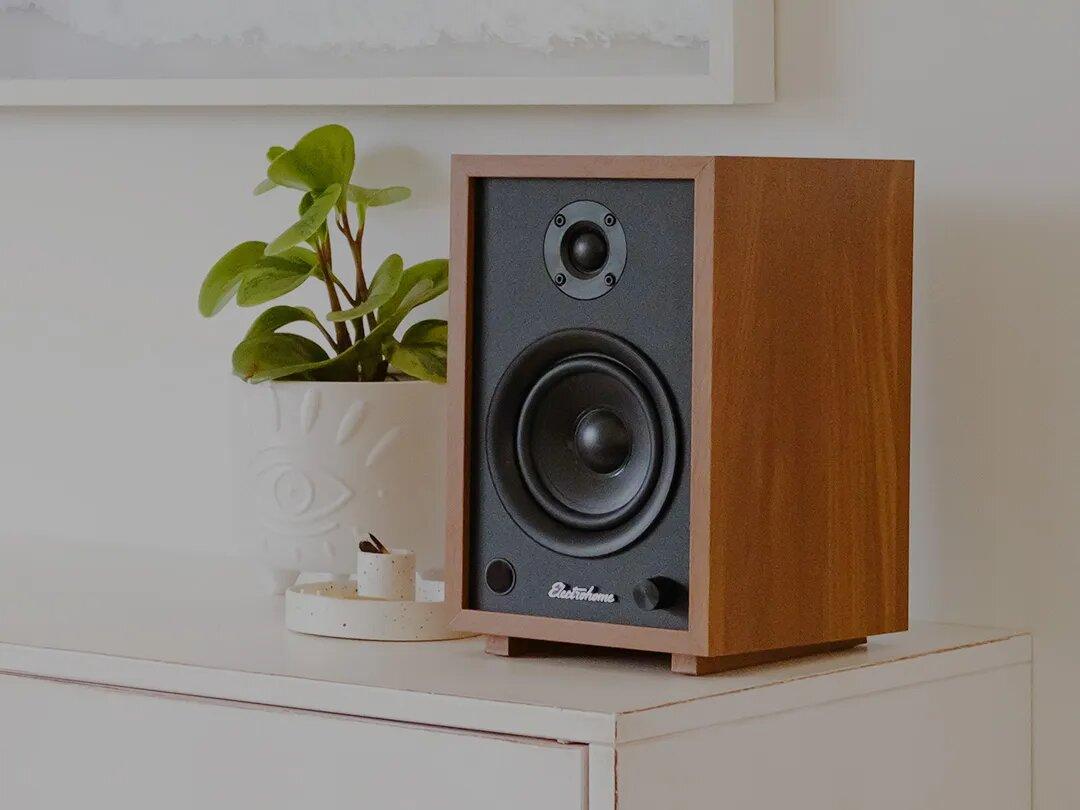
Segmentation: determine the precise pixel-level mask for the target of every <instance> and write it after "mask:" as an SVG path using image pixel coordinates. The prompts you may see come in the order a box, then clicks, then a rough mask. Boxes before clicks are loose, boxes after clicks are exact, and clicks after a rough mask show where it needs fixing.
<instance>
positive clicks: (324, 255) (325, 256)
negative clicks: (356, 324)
mask: <svg viewBox="0 0 1080 810" xmlns="http://www.w3.org/2000/svg"><path fill="white" fill-rule="evenodd" d="M318 255H319V265H320V267H322V271H323V272H322V276H323V281H324V282H326V294H327V296H328V297H329V298H330V310H331V311H332V312H341V299H340V298H338V294H337V288H336V287H335V286H334V281H333V279H334V270H333V266H334V259H333V255H332V254H331V250H330V234H327V235H326V239H324V240H322V241H321V242H319V250H318ZM334 334H335V335H337V340H336V341H335V342H334V348H335V349H337V351H338V354H341V352H343V351H345V350H346V349H347V348H349V347H350V346H351V345H352V341H351V339H350V338H349V330H348V329H347V328H346V327H345V324H344V323H343V322H341V321H339V322H337V323H335V324H334Z"/></svg>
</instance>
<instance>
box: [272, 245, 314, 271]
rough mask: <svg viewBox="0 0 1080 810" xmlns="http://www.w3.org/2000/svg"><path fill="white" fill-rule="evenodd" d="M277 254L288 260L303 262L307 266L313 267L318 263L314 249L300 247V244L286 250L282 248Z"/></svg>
mask: <svg viewBox="0 0 1080 810" xmlns="http://www.w3.org/2000/svg"><path fill="white" fill-rule="evenodd" d="M278 255H279V256H280V257H281V258H283V259H288V260H289V261H293V262H303V263H304V264H306V265H307V266H308V267H315V266H316V265H318V263H319V256H318V254H316V253H315V251H314V250H308V249H307V248H306V247H301V246H300V245H297V246H296V247H291V248H289V249H288V250H283V251H281V253H279V254H278Z"/></svg>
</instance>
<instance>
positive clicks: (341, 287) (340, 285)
mask: <svg viewBox="0 0 1080 810" xmlns="http://www.w3.org/2000/svg"><path fill="white" fill-rule="evenodd" d="M334 284H336V285H337V288H338V289H339V290H341V294H342V295H344V296H345V300H346V301H348V302H349V306H350V307H355V306H356V305H357V304H358V303H359V302H358V301H357V300H356V299H355V298H353V297H352V295H350V294H349V288H348V287H346V286H345V283H344V282H343V281H342V280H341V279H340V278H338V277H337V275H334Z"/></svg>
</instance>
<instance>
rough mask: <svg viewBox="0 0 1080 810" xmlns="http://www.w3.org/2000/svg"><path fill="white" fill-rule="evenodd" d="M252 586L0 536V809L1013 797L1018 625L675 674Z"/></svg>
mask: <svg viewBox="0 0 1080 810" xmlns="http://www.w3.org/2000/svg"><path fill="white" fill-rule="evenodd" d="M252 582H253V578H252V577H251V576H250V575H249V574H248V569H247V567H246V566H245V565H244V564H242V563H241V562H239V561H236V560H230V559H227V558H200V557H191V556H180V555H174V554H164V553H153V552H146V551H123V550H117V549H102V548H101V547H86V546H60V545H49V546H41V545H31V544H24V543H8V544H6V545H4V546H3V547H0V808H3V810H8V808H11V809H12V810H16V809H17V810H31V808H71V807H78V808H81V809H83V810H86V809H87V808H90V809H91V810H93V809H94V808H108V809H109V810H126V809H127V808H138V809H139V810H171V809H172V808H184V810H192V808H249V807H250V808H259V810H276V808H287V809H288V810H306V808H310V807H325V806H331V807H334V806H337V807H340V806H352V807H359V808H369V809H370V810H379V809H380V808H414V807H415V808H431V810H453V809H454V808H468V809H469V810H489V809H490V810H496V808H497V809H498V810H541V808H543V810H556V809H557V810H577V808H586V807H587V808H589V809H590V810H614V809H615V808H618V810H669V809H671V808H691V807H692V808H701V807H710V808H718V809H726V808H731V809H732V810H779V809H780V808H783V809H784V810H787V808H799V810H862V808H866V810H892V809H893V808H911V809H912V810H914V809H915V808H917V809H918V810H934V809H935V808H941V809H942V810H945V809H946V808H948V810H961V809H966V808H979V810H1019V809H1020V808H1028V807H1030V792H1031V785H1030V780H1031V768H1030V755H1031V737H1030V732H1031V712H1030V704H1031V686H1030V685H1031V639H1030V637H1029V636H1028V635H1026V634H1023V633H1015V632H1009V631H999V630H991V629H986V628H975V627H966V626H958V625H934V624H921V625H916V626H915V627H914V628H913V629H912V630H911V631H910V632H908V633H900V634H896V635H892V636H881V637H878V638H874V639H871V641H870V644H869V645H868V646H867V647H866V648H860V649H856V650H853V651H849V652H844V653H837V654H832V655H827V656H819V657H816V658H812V659H805V660H802V661H794V662H788V663H784V664H779V665H770V666H765V667H760V668H756V669H749V670H743V671H739V672H733V673H728V674H721V675H714V676H709V677H702V678H691V677H687V676H681V675H673V674H671V673H670V672H669V671H668V665H669V661H668V659H667V658H665V657H663V656H655V657H654V656H649V655H639V654H634V655H628V654H614V653H604V654H597V653H595V652H593V651H585V652H579V653H572V654H571V653H563V654H558V655H555V654H548V655H546V656H544V657H538V658H522V659H510V660H507V659H501V658H494V657H491V656H486V655H484V654H483V652H482V651H481V646H482V645H481V643H480V640H479V639H468V640H465V641H455V642H433V643H432V642H429V643H421V644H398V643H361V642H351V641H343V640H335V639H325V638H315V637H307V636H301V635H297V634H294V633H290V632H289V631H287V630H286V629H285V628H284V627H283V625H282V621H281V614H282V609H283V607H282V599H281V597H268V596H264V595H261V594H259V593H258V592H257V591H256V590H255V589H254V586H253V584H252Z"/></svg>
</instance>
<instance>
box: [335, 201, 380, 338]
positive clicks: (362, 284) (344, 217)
mask: <svg viewBox="0 0 1080 810" xmlns="http://www.w3.org/2000/svg"><path fill="white" fill-rule="evenodd" d="M337 226H338V230H339V231H341V232H342V233H343V234H344V235H345V241H346V242H348V243H349V250H350V252H351V253H352V257H353V264H354V265H355V266H356V295H355V297H353V299H352V301H353V306H354V307H355V306H356V305H357V304H360V303H363V302H364V301H366V300H367V297H368V288H367V279H365V278H364V254H363V251H362V250H361V249H360V240H362V239H363V238H364V226H363V225H361V226H360V227H359V228H357V229H356V236H355V237H354V236H353V233H352V225H350V224H349V207H348V206H346V207H345V210H344V211H342V212H341V218H340V219H338V221H337ZM344 289H345V285H342V291H343V292H344ZM345 295H346V297H348V295H349V294H348V293H345ZM368 321H369V323H370V324H371V328H372V329H374V328H375V320H374V318H372V317H369V318H368ZM352 324H353V329H355V330H356V339H357V341H360V340H363V339H364V319H363V318H355V319H353V322H352Z"/></svg>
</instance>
